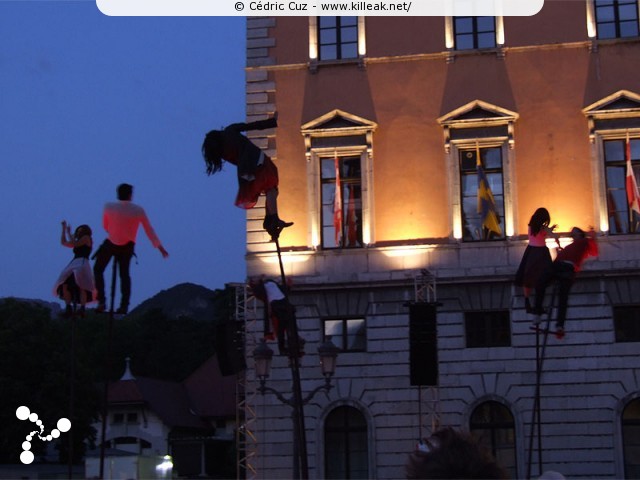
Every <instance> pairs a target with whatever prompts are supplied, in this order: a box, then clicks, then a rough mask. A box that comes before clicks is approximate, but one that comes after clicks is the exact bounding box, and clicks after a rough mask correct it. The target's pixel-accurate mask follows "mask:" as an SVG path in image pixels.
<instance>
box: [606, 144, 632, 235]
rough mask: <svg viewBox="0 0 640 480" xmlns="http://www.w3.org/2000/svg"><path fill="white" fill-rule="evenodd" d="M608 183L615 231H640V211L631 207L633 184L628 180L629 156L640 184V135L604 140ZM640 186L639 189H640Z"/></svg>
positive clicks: (609, 204) (608, 211)
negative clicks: (637, 136) (639, 212)
mask: <svg viewBox="0 0 640 480" xmlns="http://www.w3.org/2000/svg"><path fill="white" fill-rule="evenodd" d="M603 154H604V163H605V171H606V184H607V214H608V217H609V232H610V233H611V234H620V233H638V232H640V214H638V212H636V211H634V210H633V209H631V208H629V202H628V198H629V195H630V194H631V195H632V194H633V190H632V189H633V184H632V183H629V184H628V182H627V156H629V158H630V161H631V165H632V170H633V175H634V177H635V179H636V184H637V182H638V179H639V178H640V138H631V139H629V143H628V144H627V139H626V138H623V139H615V140H604V141H603ZM636 190H637V189H636Z"/></svg>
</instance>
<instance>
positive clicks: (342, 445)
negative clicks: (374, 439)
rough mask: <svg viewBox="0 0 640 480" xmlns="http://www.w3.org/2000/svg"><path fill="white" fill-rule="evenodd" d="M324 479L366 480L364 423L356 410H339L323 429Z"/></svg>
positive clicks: (343, 408)
mask: <svg viewBox="0 0 640 480" xmlns="http://www.w3.org/2000/svg"><path fill="white" fill-rule="evenodd" d="M324 446H325V447H324V448H325V458H324V468H325V472H324V473H325V475H324V478H339V479H356V478H369V468H368V465H369V449H368V441H367V421H366V419H365V418H364V415H363V414H362V413H361V412H360V411H359V410H358V409H356V408H354V407H350V406H346V405H345V406H340V407H338V408H336V409H334V410H333V411H331V413H329V415H328V416H327V419H326V420H325V425H324Z"/></svg>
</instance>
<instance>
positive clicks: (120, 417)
mask: <svg viewBox="0 0 640 480" xmlns="http://www.w3.org/2000/svg"><path fill="white" fill-rule="evenodd" d="M113 423H114V424H119V423H124V413H114V414H113Z"/></svg>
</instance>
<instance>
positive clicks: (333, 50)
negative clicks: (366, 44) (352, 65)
mask: <svg viewBox="0 0 640 480" xmlns="http://www.w3.org/2000/svg"><path fill="white" fill-rule="evenodd" d="M318 46H319V57H318V59H319V60H341V59H346V58H358V17H318Z"/></svg>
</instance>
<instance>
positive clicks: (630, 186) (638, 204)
mask: <svg viewBox="0 0 640 480" xmlns="http://www.w3.org/2000/svg"><path fill="white" fill-rule="evenodd" d="M626 147H627V148H626V151H625V157H626V160H627V182H626V188H627V203H628V204H629V210H632V211H634V212H636V213H638V214H639V215H640V194H638V184H637V183H636V176H635V174H634V173H633V167H632V166H631V142H630V141H629V135H627V145H626Z"/></svg>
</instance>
